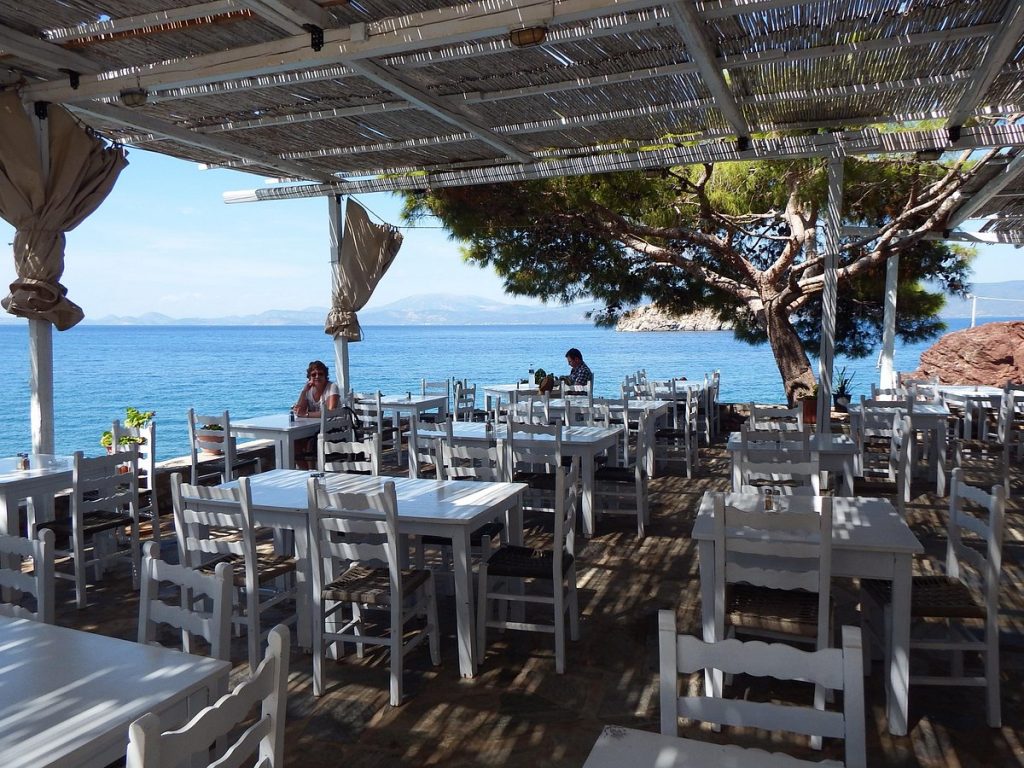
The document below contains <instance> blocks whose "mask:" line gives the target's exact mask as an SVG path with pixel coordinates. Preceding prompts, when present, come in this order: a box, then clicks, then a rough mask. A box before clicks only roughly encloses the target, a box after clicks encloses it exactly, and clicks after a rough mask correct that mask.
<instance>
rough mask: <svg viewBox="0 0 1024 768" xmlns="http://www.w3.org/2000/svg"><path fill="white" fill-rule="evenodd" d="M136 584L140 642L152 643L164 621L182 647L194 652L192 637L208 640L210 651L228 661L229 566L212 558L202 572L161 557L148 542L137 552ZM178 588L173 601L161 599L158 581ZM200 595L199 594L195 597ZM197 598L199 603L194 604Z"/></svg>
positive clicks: (213, 655)
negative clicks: (139, 574)
mask: <svg viewBox="0 0 1024 768" xmlns="http://www.w3.org/2000/svg"><path fill="white" fill-rule="evenodd" d="M140 581H141V584H140V587H139V642H140V643H144V644H148V645H156V644H158V643H157V642H156V638H157V630H158V628H159V627H160V625H162V624H165V625H168V626H171V627H174V628H175V629H180V630H181V649H182V650H183V651H184V652H185V653H195V650H194V647H195V646H194V645H193V636H194V635H199V636H200V637H203V638H205V639H206V642H207V643H209V644H210V656H212V657H213V658H215V659H222V660H223V661H231V566H230V565H229V564H228V563H224V562H221V563H217V565H216V568H215V570H214V572H213V573H210V574H208V573H203V572H202V571H198V570H193V569H192V568H188V567H186V566H183V565H175V564H173V563H165V562H164V561H163V560H161V559H160V546H159V545H158V544H157V543H156V542H155V541H147V542H146V546H145V549H144V553H143V556H142V578H141V580H140ZM162 582H170V583H171V584H173V585H174V586H175V587H177V588H178V600H177V601H176V602H174V601H171V602H168V601H166V600H162V599H161V598H160V585H161V583H162ZM200 596H203V598H202V599H201V600H200ZM200 603H202V604H203V606H204V607H203V608H201V609H200V608H197V606H198V605H199V604H200Z"/></svg>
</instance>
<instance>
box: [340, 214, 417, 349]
mask: <svg viewBox="0 0 1024 768" xmlns="http://www.w3.org/2000/svg"><path fill="white" fill-rule="evenodd" d="M401 247H402V233H401V232H399V231H398V229H397V228H396V227H392V226H391V225H389V224H374V223H373V222H372V221H370V218H369V216H367V214H366V210H365V209H364V208H363V206H361V205H360V204H359V203H357V202H355V201H354V200H352V198H349V199H348V200H347V201H346V205H345V231H344V233H343V236H342V240H341V253H340V254H339V256H338V261H337V263H335V264H334V265H333V270H334V275H333V277H334V291H333V295H332V298H331V309H330V311H329V312H328V313H327V321H326V322H325V323H324V333H328V334H330V335H332V336H334V338H336V339H345V340H347V341H362V339H363V331H362V329H361V328H360V327H359V318H358V317H356V312H358V311H359V310H360V309H362V308H363V307H365V306H366V302H368V301H369V300H370V296H372V295H373V290H374V288H376V287H377V283H379V282H380V279H381V278H382V277H384V273H385V272H387V271H388V267H390V266H391V262H393V261H394V260H395V256H397V255H398V249H399V248H401Z"/></svg>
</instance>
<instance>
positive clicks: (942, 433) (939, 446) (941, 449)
mask: <svg viewBox="0 0 1024 768" xmlns="http://www.w3.org/2000/svg"><path fill="white" fill-rule="evenodd" d="M933 431H934V433H935V492H936V493H937V494H939V496H945V495H946V451H947V443H946V430H945V428H939V429H935V430H933Z"/></svg>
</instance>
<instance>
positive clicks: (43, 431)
mask: <svg viewBox="0 0 1024 768" xmlns="http://www.w3.org/2000/svg"><path fill="white" fill-rule="evenodd" d="M28 359H29V386H30V388H31V393H32V394H31V402H30V403H29V415H30V418H31V422H32V453H53V446H54V442H53V326H52V325H51V324H50V321H49V320H38V319H36V318H32V319H30V320H29V321H28Z"/></svg>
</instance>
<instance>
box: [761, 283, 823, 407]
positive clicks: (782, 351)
mask: <svg viewBox="0 0 1024 768" xmlns="http://www.w3.org/2000/svg"><path fill="white" fill-rule="evenodd" d="M764 316H765V323H766V324H767V327H766V329H765V330H766V331H767V333H768V343H769V345H771V348H772V353H773V354H774V355H775V364H776V365H777V366H778V367H779V374H780V375H781V376H782V385H783V387H785V390H786V400H787V401H788V402H789V404H790V405H794V404H795V403H796V402H797V401H798V400H799V399H800V398H802V397H806V396H808V395H810V394H811V393H812V392H814V385H815V383H816V382H815V380H814V373H813V372H812V371H811V361H810V360H809V359H808V358H807V353H806V352H804V348H803V346H802V345H801V343H800V337H799V336H797V333H796V331H795V330H794V329H793V325H792V324H791V323H790V322H789V310H788V309H787V307H786V305H784V304H782V303H780V302H778V301H767V302H765V312H764Z"/></svg>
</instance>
